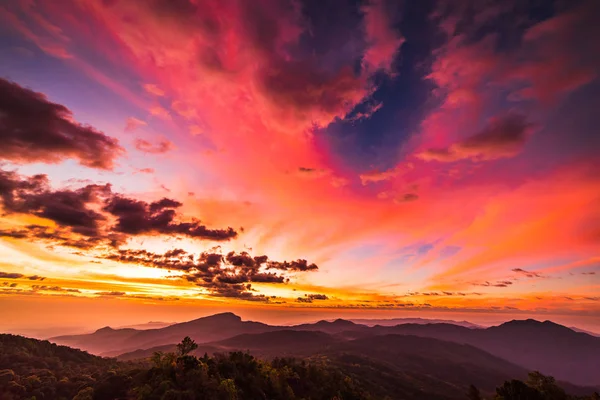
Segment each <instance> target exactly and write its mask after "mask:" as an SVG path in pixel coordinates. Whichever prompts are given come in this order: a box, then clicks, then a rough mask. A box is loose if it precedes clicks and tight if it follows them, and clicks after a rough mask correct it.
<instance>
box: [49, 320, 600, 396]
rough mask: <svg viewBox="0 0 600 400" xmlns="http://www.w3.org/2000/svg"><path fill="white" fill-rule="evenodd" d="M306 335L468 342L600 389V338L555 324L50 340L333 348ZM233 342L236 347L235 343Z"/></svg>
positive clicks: (246, 326)
mask: <svg viewBox="0 0 600 400" xmlns="http://www.w3.org/2000/svg"><path fill="white" fill-rule="evenodd" d="M282 331H286V332H285V333H282ZM290 331H291V332H293V331H296V333H290ZM300 331H302V332H306V331H313V332H323V333H327V334H331V335H334V337H335V340H337V341H340V342H348V341H355V340H361V339H364V340H371V341H375V340H379V339H374V338H373V337H374V336H382V335H390V334H394V335H412V336H419V337H426V338H433V339H438V340H443V341H447V342H454V343H459V344H468V345H471V346H474V347H477V348H478V349H481V350H484V351H486V352H488V353H490V354H492V355H493V356H496V357H500V358H502V359H504V360H506V361H508V362H510V363H513V364H517V365H519V366H521V367H523V368H525V369H527V370H539V371H540V372H542V373H543V374H547V375H552V376H554V377H556V378H557V379H559V380H563V381H569V382H572V383H575V384H578V385H593V386H596V385H600V362H599V361H598V360H600V338H597V337H593V336H590V335H588V334H585V333H581V332H575V331H573V330H572V329H569V328H567V327H565V326H562V325H559V324H555V323H553V322H550V321H546V322H539V321H535V320H524V321H518V320H515V321H510V322H507V323H504V324H502V325H499V326H495V327H490V328H486V329H472V328H466V327H464V326H459V325H454V324H450V323H439V324H421V323H418V324H400V325H396V326H382V325H376V326H372V327H369V326H366V325H361V324H356V323H354V322H351V321H346V320H341V319H338V320H335V321H319V322H316V323H314V324H302V325H296V326H287V327H283V326H271V325H266V324H263V323H259V322H251V321H242V320H241V318H240V317H238V316H236V315H235V314H232V313H223V314H216V315H213V316H210V317H204V318H199V319H196V320H193V321H189V322H185V323H179V324H174V325H171V326H168V327H165V328H162V329H150V330H144V331H139V330H135V329H111V328H108V327H107V328H102V329H99V330H98V331H96V332H94V333H92V334H89V335H75V336H62V337H57V338H53V339H51V340H52V341H53V342H56V343H58V344H65V345H69V346H71V347H75V348H80V349H83V350H87V351H90V352H92V353H95V354H101V355H105V356H118V355H120V358H122V359H133V358H137V357H147V356H149V355H151V354H152V352H153V351H155V350H156V348H157V347H159V348H162V347H163V346H166V347H164V348H168V349H173V346H174V345H175V343H177V342H178V341H179V340H181V338H182V337H185V336H190V337H191V338H192V339H194V340H195V341H196V342H198V343H199V344H201V346H204V345H206V346H204V347H203V349H204V350H206V351H207V352H209V353H211V352H215V351H218V350H223V349H232V348H237V346H241V347H239V349H241V350H251V351H253V352H255V353H256V354H258V355H268V354H269V352H271V353H272V352H279V353H280V354H283V355H287V354H290V355H294V354H299V355H303V356H304V355H307V354H308V353H314V352H317V351H322V350H323V349H324V348H325V346H330V345H331V343H329V340H328V339H327V338H326V337H325V336H318V335H311V336H309V335H307V336H305V337H304V340H306V341H307V346H305V347H302V346H301V343H302V339H301V338H300V336H298V335H300V333H299V332H300ZM265 333H271V334H272V336H271V337H270V338H269V339H266V337H263V338H262V339H257V340H258V342H256V343H252V342H245V343H242V342H241V341H239V340H241V339H240V338H239V335H244V334H265ZM294 335H296V336H297V337H296V336H294ZM233 337H238V338H236V339H235V340H238V342H228V341H227V339H230V338H233ZM242 337H245V338H246V339H245V340H247V341H251V340H253V339H252V336H242ZM232 340H233V339H232ZM261 340H267V341H268V342H269V341H270V342H272V344H269V343H266V344H265V346H266V347H264V346H262V344H261ZM235 343H237V346H234V344H235ZM276 343H280V345H279V347H276V348H275V349H274V350H271V349H270V348H269V346H270V345H273V346H274V345H275V344H276ZM308 343H310V344H311V345H310V346H309V345H308ZM243 344H245V346H243ZM168 346H170V347H168ZM311 346H312V347H311ZM392 350H393V349H392Z"/></svg>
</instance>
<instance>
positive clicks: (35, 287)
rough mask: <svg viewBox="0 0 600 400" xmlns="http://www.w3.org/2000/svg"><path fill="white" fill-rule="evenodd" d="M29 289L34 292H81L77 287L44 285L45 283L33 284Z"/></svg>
mask: <svg viewBox="0 0 600 400" xmlns="http://www.w3.org/2000/svg"><path fill="white" fill-rule="evenodd" d="M31 290H33V291H34V292H37V291H45V292H64V293H81V292H80V291H79V289H67V288H62V287H60V286H46V285H33V286H31Z"/></svg>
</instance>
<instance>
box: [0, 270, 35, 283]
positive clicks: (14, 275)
mask: <svg viewBox="0 0 600 400" xmlns="http://www.w3.org/2000/svg"><path fill="white" fill-rule="evenodd" d="M0 279H29V280H31V281H43V280H44V279H46V278H45V277H43V276H38V275H31V276H25V275H23V274H20V273H18V272H2V271H0Z"/></svg>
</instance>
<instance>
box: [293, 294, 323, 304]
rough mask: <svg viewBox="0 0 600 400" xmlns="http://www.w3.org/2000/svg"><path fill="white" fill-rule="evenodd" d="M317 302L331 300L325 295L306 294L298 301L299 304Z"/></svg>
mask: <svg viewBox="0 0 600 400" xmlns="http://www.w3.org/2000/svg"><path fill="white" fill-rule="evenodd" d="M315 300H329V297H328V296H327V295H324V294H318V293H311V294H305V295H304V297H298V298H297V299H296V301H297V302H299V303H312V302H313V301H315Z"/></svg>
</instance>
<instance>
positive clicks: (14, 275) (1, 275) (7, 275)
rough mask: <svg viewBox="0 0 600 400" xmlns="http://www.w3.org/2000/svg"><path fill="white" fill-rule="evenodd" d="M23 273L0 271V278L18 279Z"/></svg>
mask: <svg viewBox="0 0 600 400" xmlns="http://www.w3.org/2000/svg"><path fill="white" fill-rule="evenodd" d="M24 276H25V275H23V274H19V273H17V272H1V271H0V279H19V278H23V277H24Z"/></svg>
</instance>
